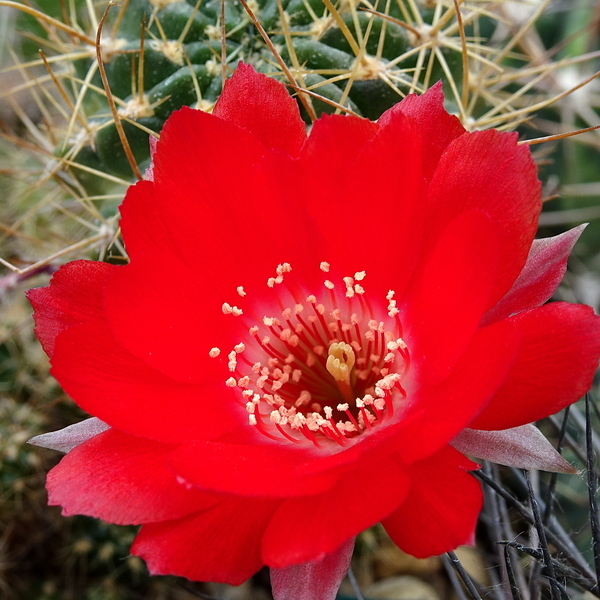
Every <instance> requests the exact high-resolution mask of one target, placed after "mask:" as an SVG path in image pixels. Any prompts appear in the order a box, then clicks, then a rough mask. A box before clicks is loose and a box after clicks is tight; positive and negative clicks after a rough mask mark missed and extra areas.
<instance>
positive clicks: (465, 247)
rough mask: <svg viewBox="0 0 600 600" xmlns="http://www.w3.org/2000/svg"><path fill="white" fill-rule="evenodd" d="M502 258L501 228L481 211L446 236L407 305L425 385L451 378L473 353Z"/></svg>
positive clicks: (413, 350) (409, 335)
mask: <svg viewBox="0 0 600 600" xmlns="http://www.w3.org/2000/svg"><path fill="white" fill-rule="evenodd" d="M497 253H498V227H497V225H496V224H495V223H494V222H492V221H491V220H490V218H489V217H487V216H486V215H485V214H484V213H483V212H481V211H479V210H470V211H467V212H465V213H463V214H462V215H460V216H459V217H457V218H456V219H455V220H454V221H452V222H451V223H450V225H449V226H448V227H447V228H446V230H445V231H444V233H443V234H442V235H441V236H440V238H439V240H438V243H437V245H436V246H435V248H434V250H433V252H432V253H431V256H430V259H429V262H428V263H427V265H426V266H425V269H424V270H423V272H422V274H421V277H420V280H419V281H418V282H417V283H415V284H414V286H415V287H414V289H413V292H412V294H411V295H410V296H409V297H407V298H406V299H405V301H404V314H405V316H404V318H403V322H405V323H406V332H405V335H404V338H405V340H406V343H407V344H408V347H409V348H410V354H411V364H412V365H414V367H412V368H413V369H414V370H415V377H418V381H419V382H420V384H421V385H423V384H426V383H435V382H437V381H440V380H442V379H444V378H445V377H447V376H448V375H449V373H450V372H451V370H452V368H453V366H454V365H455V364H456V361H457V360H458V359H459V358H460V356H461V355H462V354H463V352H464V351H465V349H466V348H467V346H468V344H469V342H470V339H471V337H472V336H473V334H474V333H475V330H476V329H477V327H478V325H479V322H480V321H481V316H482V314H483V313H484V311H485V308H486V307H487V304H488V298H489V294H490V289H491V287H492V285H493V282H494V274H495V264H496V257H497Z"/></svg>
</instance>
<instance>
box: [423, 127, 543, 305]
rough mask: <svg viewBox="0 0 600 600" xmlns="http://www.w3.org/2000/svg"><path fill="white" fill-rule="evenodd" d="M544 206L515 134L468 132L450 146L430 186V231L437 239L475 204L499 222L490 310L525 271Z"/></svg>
mask: <svg viewBox="0 0 600 600" xmlns="http://www.w3.org/2000/svg"><path fill="white" fill-rule="evenodd" d="M541 206H542V202H541V197H540V182H539V181H538V179H537V170H536V167H535V164H534V163H533V160H532V159H531V154H530V152H529V148H527V147H526V146H517V134H516V133H515V134H510V133H500V132H498V131H495V130H489V131H479V132H475V133H468V134H465V135H463V136H461V137H460V138H458V139H456V140H455V141H454V142H452V143H451V144H450V146H449V147H448V149H447V150H446V151H445V152H444V154H443V155H442V157H441V159H440V162H439V164H438V166H437V169H436V172H435V175H434V176H433V179H432V181H431V185H430V187H429V210H430V213H429V218H428V233H429V234H430V236H431V237H430V239H431V240H435V239H437V237H438V236H439V235H440V234H441V232H442V231H443V229H444V227H445V226H446V224H447V223H448V222H450V221H451V220H452V219H453V218H455V217H456V215H458V214H460V213H461V212H464V211H466V210H469V209H472V208H478V209H480V210H483V211H485V212H486V213H487V214H488V215H489V216H490V217H491V218H492V219H493V220H494V221H496V222H497V223H498V224H499V225H500V234H501V240H500V241H501V246H500V261H499V263H498V271H497V273H496V276H495V280H496V284H495V287H494V292H493V294H492V297H491V299H490V304H489V306H488V308H489V307H491V306H493V305H494V304H495V303H496V302H497V301H498V300H499V299H500V298H502V296H504V294H506V292H507V291H508V290H509V289H510V287H511V286H512V284H513V283H514V281H515V279H516V278H517V276H518V275H519V273H520V272H521V270H522V268H523V265H524V264H525V261H526V259H527V254H528V253H529V249H530V247H531V242H532V240H533V236H534V235H535V232H536V229H537V218H538V215H539V213H540V210H541Z"/></svg>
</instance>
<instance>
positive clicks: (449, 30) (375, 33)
mask: <svg viewBox="0 0 600 600" xmlns="http://www.w3.org/2000/svg"><path fill="white" fill-rule="evenodd" d="M1 4H2V3H1V2H0V5H1ZM459 4H460V3H458V2H454V3H453V2H446V1H441V0H440V1H433V0H410V1H397V0H393V1H392V0H387V1H386V2H379V3H375V4H371V3H370V2H367V1H366V0H338V1H337V2H331V1H330V0H249V1H248V2H241V1H239V0H226V1H225V2H223V3H222V2H221V0H130V1H129V2H123V4H122V5H121V6H120V8H117V7H116V6H115V7H114V8H113V10H112V12H111V14H110V15H109V18H108V19H107V22H106V25H105V26H104V31H103V32H102V36H101V37H99V39H100V43H99V45H98V47H97V48H96V47H95V45H96V31H97V29H98V15H96V14H92V13H88V15H87V22H88V25H87V26H81V25H80V24H79V23H78V22H77V21H76V18H77V16H76V15H70V16H69V15H67V14H65V15H64V18H63V19H62V23H61V25H60V26H59V25H57V23H58V22H57V21H46V22H44V20H43V19H40V22H41V23H42V24H43V25H45V27H46V30H47V35H48V46H49V47H48V49H46V50H45V52H47V53H48V55H49V56H48V59H47V62H46V66H47V68H48V71H49V74H48V75H46V76H45V79H51V80H52V81H53V82H54V84H55V85H56V86H57V88H58V91H59V99H60V101H61V102H60V104H61V106H60V110H61V112H63V113H64V114H63V116H64V117H65V121H66V123H65V126H64V127H62V128H61V130H59V131H55V132H54V133H55V137H56V139H55V140H54V144H55V148H54V152H53V154H54V155H55V156H56V158H57V159H58V160H57V163H56V166H55V172H59V171H64V172H67V173H69V174H70V176H73V175H75V176H76V178H77V180H78V181H79V182H81V183H82V184H83V186H84V188H85V190H87V191H88V192H96V191H99V190H102V191H105V189H104V188H105V187H106V186H100V187H98V185H95V186H94V185H92V184H91V183H90V178H92V179H94V176H96V181H95V183H96V184H97V183H98V181H97V178H98V177H100V178H103V179H109V180H110V179H111V177H112V178H113V179H112V181H114V178H115V177H116V178H122V179H125V180H130V179H131V177H132V176H133V175H134V174H137V175H138V177H139V176H140V174H141V173H142V172H143V169H144V167H145V166H146V165H147V163H148V160H149V145H148V135H149V134H151V135H158V133H159V131H160V129H161V127H162V125H163V123H164V121H165V120H166V119H167V118H168V116H169V115H170V114H171V113H172V112H173V111H174V110H177V109H178V108H180V107H181V106H184V105H188V106H195V107H198V108H200V109H202V110H211V108H212V106H213V105H214V103H215V101H216V100H217V98H218V96H219V93H220V90H221V88H222V83H223V78H224V77H226V76H227V75H228V74H229V73H230V72H231V71H232V70H233V69H234V68H235V66H236V64H237V62H238V61H240V60H243V61H245V62H248V63H251V64H253V65H254V66H255V67H256V68H257V69H258V70H260V71H263V72H265V73H267V74H270V75H272V76H274V77H277V78H280V79H282V80H283V81H285V82H286V83H289V84H290V92H291V93H296V94H297V95H298V98H299V99H300V100H302V102H301V104H302V109H303V113H304V115H305V117H306V119H307V121H310V120H311V119H314V118H315V116H318V115H319V114H320V113H322V112H324V111H326V112H333V111H338V112H352V113H355V114H358V115H361V116H364V117H367V118H370V119H377V118H378V117H379V116H380V115H381V113H382V112H383V111H385V110H386V109H388V108H389V107H391V106H392V105H393V104H395V103H396V102H398V101H399V100H400V99H401V98H402V97H403V96H405V95H406V94H408V93H411V92H423V91H425V90H426V89H427V88H428V87H429V86H430V85H431V84H432V83H434V82H435V81H437V80H438V79H443V80H444V81H445V87H446V96H447V102H448V106H449V108H451V109H454V111H453V112H455V113H456V114H457V115H458V116H459V118H460V119H461V121H462V122H463V125H465V126H466V127H467V128H469V129H481V128H486V127H496V128H514V127H516V126H517V125H519V124H520V123H522V122H523V121H525V120H527V119H528V118H529V117H530V116H531V113H532V112H533V110H535V108H538V109H541V108H543V107H544V106H545V105H547V104H549V103H550V102H551V100H552V97H553V96H554V95H556V94H557V93H561V92H568V86H567V87H564V81H560V78H558V77H556V75H557V74H556V68H557V67H558V66H562V67H566V66H568V65H569V64H570V63H573V64H574V63H575V60H571V59H569V58H568V57H567V58H565V59H563V61H562V63H561V64H560V65H557V64H555V63H552V62H551V61H548V59H547V56H545V52H546V48H545V47H544V45H543V43H542V41H541V39H540V37H539V35H538V33H537V32H536V30H535V28H534V25H535V22H536V20H537V19H539V18H540V17H541V15H543V13H544V9H545V8H546V7H547V5H548V4H549V2H548V1H542V2H537V3H535V2H534V3H523V4H522V5H521V6H519V4H518V3H514V2H511V3H508V2H506V1H505V0H495V1H491V2H490V1H489V0H471V1H470V2H468V3H467V2H464V3H462V6H461V7H460V9H459V8H458V7H459ZM38 16H39V15H38ZM253 21H255V22H258V23H260V26H261V28H262V30H263V31H262V33H263V34H266V36H268V38H267V41H266V40H265V39H264V35H261V32H259V30H258V29H257V27H256V25H255V22H253ZM83 22H85V21H83ZM84 31H85V32H84ZM515 32H516V35H515ZM223 33H224V36H225V37H224V39H223V36H222V34H223ZM97 56H99V57H100V59H101V62H102V65H99V64H98V61H97ZM45 60H46V59H45ZM100 66H102V67H103V69H104V70H105V71H106V83H107V84H108V85H106V84H105V85H103V82H102V80H101V77H100ZM38 81H39V78H38ZM578 83H580V81H574V82H573V86H572V87H574V86H575V85H577V84H578ZM561 86H563V87H561ZM105 88H106V89H105ZM557 88H558V89H557ZM107 90H110V92H109V93H108V94H107ZM298 90H307V92H306V93H301V92H300V93H299V92H298ZM109 97H110V98H112V99H114V102H115V105H116V106H115V110H113V111H111V109H110V106H109V101H108V99H109ZM532 104H533V105H534V106H533V107H532V106H531V105H532ZM115 117H116V119H117V120H118V121H119V124H116V123H115ZM121 127H122V130H123V131H122V133H120V132H119V129H120V128H121ZM123 134H124V136H125V137H126V139H127V143H128V145H129V148H130V152H129V151H127V150H125V149H124V148H123ZM128 155H129V157H130V160H129V161H128ZM134 163H135V164H134ZM132 170H133V172H132ZM107 176H108V177H107Z"/></svg>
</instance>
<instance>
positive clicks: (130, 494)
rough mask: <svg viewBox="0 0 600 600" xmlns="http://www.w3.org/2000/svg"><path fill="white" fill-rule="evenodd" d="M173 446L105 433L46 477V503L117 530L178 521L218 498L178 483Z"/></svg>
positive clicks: (86, 444) (73, 454)
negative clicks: (170, 465)
mask: <svg viewBox="0 0 600 600" xmlns="http://www.w3.org/2000/svg"><path fill="white" fill-rule="evenodd" d="M173 448H174V447H173V446H170V445H167V444H161V443H159V442H151V441H150V440H145V439H143V438H137V437H133V436H130V435H127V434H124V433H121V432H119V431H116V430H115V429H109V430H108V431H105V432H104V433H101V434H99V435H97V436H95V437H94V438H92V439H90V440H88V441H87V442H84V443H83V444H81V445H80V446H78V447H77V448H75V449H73V450H72V451H71V452H69V454H67V455H66V456H65V457H64V458H63V459H62V460H61V461H60V463H59V464H58V466H56V467H54V469H52V470H51V471H50V473H48V479H47V482H46V487H47V488H48V503H49V504H50V505H52V506H56V505H59V506H62V507H63V511H62V513H63V515H65V516H70V515H76V514H79V515H88V516H91V517H96V518H99V519H104V520H105V521H108V522H110V523H116V524H118V525H129V524H134V525H135V524H140V523H151V522H154V521H164V520H166V519H177V518H180V517H182V516H184V515H187V514H189V513H192V512H196V511H198V510H201V509H204V508H207V507H210V506H213V505H214V504H216V503H217V502H218V501H219V500H220V498H219V497H217V496H213V495H211V494H206V493H204V492H200V491H198V490H188V489H186V488H185V487H184V486H183V485H181V484H179V483H177V481H176V479H175V475H174V474H173V473H172V471H170V470H168V469H167V468H166V463H165V458H166V456H167V454H168V453H169V452H170V451H171V450H172V449H173Z"/></svg>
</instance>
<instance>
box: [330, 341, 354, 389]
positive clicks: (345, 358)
mask: <svg viewBox="0 0 600 600" xmlns="http://www.w3.org/2000/svg"><path fill="white" fill-rule="evenodd" d="M355 360H356V357H355V355H354V350H353V349H352V346H350V344H346V343H344V342H339V343H334V344H331V346H329V352H328V356H327V364H326V367H327V370H328V371H329V373H330V374H331V375H332V376H333V378H334V379H335V380H336V381H343V382H344V383H346V384H349V383H350V371H352V367H353V366H354V362H355Z"/></svg>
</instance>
